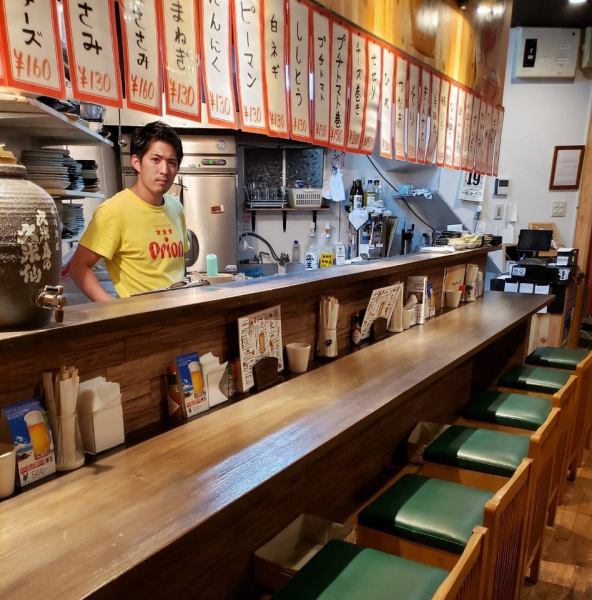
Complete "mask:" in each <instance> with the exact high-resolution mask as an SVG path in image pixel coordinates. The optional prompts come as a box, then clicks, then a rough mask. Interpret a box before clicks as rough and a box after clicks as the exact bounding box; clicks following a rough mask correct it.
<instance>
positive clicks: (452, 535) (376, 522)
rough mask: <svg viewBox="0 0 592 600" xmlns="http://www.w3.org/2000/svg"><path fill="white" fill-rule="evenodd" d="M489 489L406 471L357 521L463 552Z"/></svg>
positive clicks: (407, 537)
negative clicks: (485, 489)
mask: <svg viewBox="0 0 592 600" xmlns="http://www.w3.org/2000/svg"><path fill="white" fill-rule="evenodd" d="M492 495H493V494H492V493H491V492H489V491H484V490H480V489H477V488H472V487H468V486H466V485H461V484H459V483H452V482H450V481H444V480H441V479H432V478H429V477H424V476H423V475H415V474H406V475H403V477H401V479H399V480H398V481H396V482H395V483H394V484H393V485H392V486H391V487H390V488H389V489H387V490H386V491H385V492H384V493H383V494H381V495H380V496H379V497H378V498H376V500H374V501H373V502H371V503H370V504H369V505H368V506H367V507H366V508H364V509H363V510H362V511H361V512H360V513H359V514H358V525H361V526H363V527H366V528H369V529H375V530H378V531H381V532H383V533H386V534H389V535H394V536H397V537H400V538H404V539H407V540H410V541H412V542H416V543H418V544H423V545H425V546H431V547H433V548H438V549H441V550H446V551H448V552H453V553H455V554H462V552H463V550H464V548H465V546H466V544H467V542H468V540H469V538H470V537H471V534H472V532H473V528H474V527H475V526H476V525H481V524H482V523H483V512H484V507H485V504H486V503H487V501H488V500H489V499H490V498H491V497H492Z"/></svg>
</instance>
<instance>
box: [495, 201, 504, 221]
mask: <svg viewBox="0 0 592 600" xmlns="http://www.w3.org/2000/svg"><path fill="white" fill-rule="evenodd" d="M503 218H504V205H503V204H496V205H495V206H494V207H493V219H494V221H501V220H502V219H503Z"/></svg>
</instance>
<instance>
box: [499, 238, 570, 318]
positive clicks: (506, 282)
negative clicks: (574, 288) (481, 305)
mask: <svg viewBox="0 0 592 600" xmlns="http://www.w3.org/2000/svg"><path fill="white" fill-rule="evenodd" d="M552 238H553V231H552V230H550V229H521V230H520V234H519V236H518V244H517V248H516V249H517V252H518V261H517V262H516V263H515V264H513V265H512V266H511V268H510V272H509V275H510V277H508V276H507V275H506V276H504V277H502V278H498V279H494V280H492V281H491V289H492V290H498V291H504V290H506V291H507V289H508V288H509V287H510V286H512V290H513V291H516V284H518V290H517V291H521V292H523V291H526V290H528V292H532V291H533V290H535V291H536V289H537V288H538V289H541V288H544V289H548V293H551V294H554V295H555V300H554V301H553V302H552V303H551V304H550V305H549V307H548V311H549V312H550V313H561V312H563V305H564V301H565V294H566V291H567V288H568V287H569V285H570V284H571V283H573V282H574V281H575V279H576V275H577V269H578V267H577V257H578V250H577V249H576V248H561V249H559V250H558V251H557V256H540V255H539V253H540V252H548V251H549V250H550V249H551V240H552Z"/></svg>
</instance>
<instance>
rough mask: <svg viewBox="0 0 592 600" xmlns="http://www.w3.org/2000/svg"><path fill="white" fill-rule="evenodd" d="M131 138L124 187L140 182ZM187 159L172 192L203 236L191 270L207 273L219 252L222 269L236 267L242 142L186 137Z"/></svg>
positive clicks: (124, 146) (124, 156)
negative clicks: (211, 256)
mask: <svg viewBox="0 0 592 600" xmlns="http://www.w3.org/2000/svg"><path fill="white" fill-rule="evenodd" d="M129 141H130V135H129V134H126V135H124V136H122V139H121V142H120V146H121V167H122V184H123V187H124V188H125V187H131V186H132V185H133V184H134V183H135V182H136V179H137V176H136V172H135V170H134V168H133V167H132V165H131V162H130V154H129ZM181 141H182V142H183V161H182V163H181V168H180V169H179V173H178V175H177V177H176V179H175V184H173V187H172V188H171V190H170V192H169V193H173V194H176V195H178V196H179V198H180V200H181V202H182V204H183V208H184V210H185V221H186V223H187V228H188V229H191V230H192V231H193V232H194V233H195V234H196V236H197V240H198V248H199V252H198V256H197V261H196V262H195V263H194V264H193V266H191V267H190V268H189V271H200V272H201V271H205V270H206V254H215V255H216V256H217V257H218V265H219V266H220V270H221V271H222V270H223V269H224V267H225V266H226V265H234V264H236V189H237V179H236V174H237V167H236V142H235V139H234V138H233V137H231V136H212V135H199V136H181Z"/></svg>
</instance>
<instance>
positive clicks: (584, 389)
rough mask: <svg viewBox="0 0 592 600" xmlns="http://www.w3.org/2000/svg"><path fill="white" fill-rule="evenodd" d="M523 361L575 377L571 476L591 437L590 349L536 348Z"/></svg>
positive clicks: (573, 477)
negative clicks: (574, 417) (558, 370)
mask: <svg viewBox="0 0 592 600" xmlns="http://www.w3.org/2000/svg"><path fill="white" fill-rule="evenodd" d="M524 362H525V363H526V364H527V365H534V366H540V367H550V368H553V369H563V370H566V371H571V372H573V373H574V374H575V376H576V377H577V378H578V384H577V392H576V395H577V403H576V404H577V408H576V410H575V413H576V425H575V428H574V434H573V439H572V446H571V448H570V452H569V459H568V467H569V472H570V476H571V478H572V479H575V476H576V471H577V469H578V467H579V466H580V464H581V462H582V453H583V451H584V447H585V448H590V444H591V441H592V440H591V438H592V392H591V390H592V352H590V351H589V350H586V349H585V348H573V349H571V348H547V347H541V348H536V350H534V351H533V352H531V353H530V354H529V355H528V356H527V357H526V359H525V361H524Z"/></svg>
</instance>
